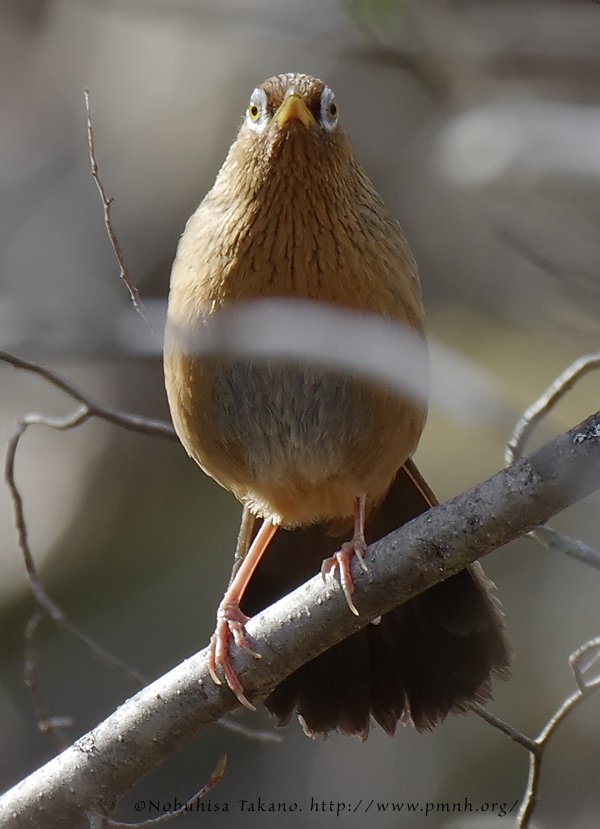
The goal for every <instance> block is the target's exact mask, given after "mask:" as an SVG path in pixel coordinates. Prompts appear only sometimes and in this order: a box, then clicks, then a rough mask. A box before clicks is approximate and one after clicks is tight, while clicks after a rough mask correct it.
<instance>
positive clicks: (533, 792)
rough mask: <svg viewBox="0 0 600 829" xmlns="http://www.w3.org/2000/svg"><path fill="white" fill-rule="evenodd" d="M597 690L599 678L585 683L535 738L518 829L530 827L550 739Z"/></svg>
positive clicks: (530, 755)
mask: <svg viewBox="0 0 600 829" xmlns="http://www.w3.org/2000/svg"><path fill="white" fill-rule="evenodd" d="M598 688H600V677H597V678H596V679H594V680H592V681H591V682H589V683H587V685H585V687H584V689H583V690H582V689H581V688H578V689H577V691H574V692H573V693H572V694H571V696H569V697H567V699H566V700H564V702H563V703H562V705H560V707H559V708H557V710H556V711H555V712H554V714H553V715H552V716H551V717H550V719H549V720H548V722H547V723H546V725H545V726H544V728H543V729H542V730H541V731H540V733H539V735H538V736H537V737H536V739H535V743H536V750H535V751H530V754H529V777H528V780H527V788H526V790H525V795H524V796H523V800H522V802H521V806H520V808H519V814H518V818H517V826H518V827H519V829H528V827H529V826H531V818H532V817H533V813H534V811H535V808H536V806H537V804H538V802H539V798H540V795H539V792H540V780H541V772H542V761H543V758H544V753H545V751H546V749H547V748H548V743H549V742H550V738H551V737H552V735H553V734H554V732H555V731H556V729H557V728H558V726H559V725H560V724H561V723H562V722H563V720H564V719H565V718H566V717H567V716H568V715H569V714H570V713H571V711H573V709H574V708H577V706H578V705H580V704H581V703H582V702H583V701H584V700H585V699H587V698H588V697H589V696H591V695H592V694H593V693H594V692H595V691H597V690H598Z"/></svg>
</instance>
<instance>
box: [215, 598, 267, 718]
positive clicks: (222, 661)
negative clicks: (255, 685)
mask: <svg viewBox="0 0 600 829" xmlns="http://www.w3.org/2000/svg"><path fill="white" fill-rule="evenodd" d="M248 618H249V617H248V616H246V614H245V613H242V611H241V610H240V606H239V604H237V603H230V602H221V604H220V605H219V609H218V610H217V626H216V628H215V632H214V633H213V635H212V636H211V638H210V644H209V646H208V671H209V673H210V675H211V677H212V679H213V682H215V684H216V685H222V682H221V679H220V677H219V674H218V670H219V668H220V669H221V671H222V673H223V676H224V677H225V681H226V683H227V686H228V687H229V688H230V690H231V691H232V692H233V693H234V694H235V696H236V697H237V698H238V700H239V701H240V702H241V704H242V705H244V706H245V707H246V708H248V709H249V710H250V711H256V708H255V707H254V706H253V705H252V703H251V702H250V701H249V700H248V699H247V698H246V696H245V695H244V688H243V686H242V683H241V682H240V680H239V679H238V676H237V674H236V672H235V671H234V670H233V667H232V665H231V660H230V658H229V644H230V642H231V640H232V639H233V641H234V643H235V644H236V645H237V646H238V648H242V650H245V651H247V652H248V653H250V654H252V656H254V657H256V658H257V659H260V654H258V653H255V651H253V650H252V648H251V646H250V642H248V639H247V638H246V630H245V627H244V626H245V624H246V622H247V621H248Z"/></svg>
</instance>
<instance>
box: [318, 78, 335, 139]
mask: <svg viewBox="0 0 600 829" xmlns="http://www.w3.org/2000/svg"><path fill="white" fill-rule="evenodd" d="M319 120H320V121H321V126H322V127H324V128H325V129H326V130H330V131H331V130H334V129H335V128H336V127H337V122H338V106H337V104H336V102H335V96H334V94H333V91H332V90H331V89H330V88H329V87H328V86H324V87H323V90H322V92H321V100H320V118H319Z"/></svg>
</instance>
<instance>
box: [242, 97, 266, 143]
mask: <svg viewBox="0 0 600 829" xmlns="http://www.w3.org/2000/svg"><path fill="white" fill-rule="evenodd" d="M266 116H267V93H266V92H265V90H264V89H262V88H261V87H260V86H259V87H257V88H256V89H255V90H254V92H253V93H252V95H251V96H250V103H249V104H248V109H247V110H246V123H247V124H248V126H250V127H252V129H253V130H256V131H257V132H261V131H262V130H263V129H264V126H265V124H266V122H267V117H266Z"/></svg>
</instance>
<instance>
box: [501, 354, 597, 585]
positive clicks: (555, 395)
mask: <svg viewBox="0 0 600 829" xmlns="http://www.w3.org/2000/svg"><path fill="white" fill-rule="evenodd" d="M598 368H600V354H598V353H596V354H587V355H586V356H584V357H579V358H578V359H577V360H575V362H574V363H572V364H571V365H570V366H569V368H567V369H566V370H565V371H563V373H562V374H560V375H559V376H558V377H557V378H556V380H554V381H553V382H552V383H551V384H550V386H548V388H547V389H546V391H545V392H544V393H543V394H542V395H540V397H538V399H537V400H536V401H535V403H533V404H532V405H531V406H530V407H529V408H528V409H527V410H526V411H525V412H524V414H523V415H522V416H521V418H520V419H519V421H518V422H517V425H516V426H515V428H514V429H513V433H512V435H511V436H510V438H509V440H508V442H507V444H506V452H505V460H506V463H507V464H510V463H513V462H514V461H515V460H516V459H517V458H518V457H520V456H521V455H522V454H523V449H524V446H525V443H526V442H527V440H528V439H529V437H531V434H532V433H533V430H534V429H535V427H536V426H537V425H538V424H539V423H541V421H542V420H543V418H544V417H546V416H547V415H548V414H549V413H550V412H551V411H552V409H553V408H554V407H555V406H556V404H557V403H558V402H559V400H562V398H563V397H564V396H565V395H566V394H567V393H568V392H569V391H571V389H572V388H573V386H574V385H575V384H576V383H577V382H578V381H579V380H581V378H582V377H584V376H585V375H586V374H588V372H590V371H596V370H597V369H598ZM530 535H531V536H532V538H535V539H536V541H538V542H539V543H540V544H541V545H542V546H544V547H546V548H547V549H549V550H557V551H558V552H561V553H563V554H564V555H567V556H570V557H571V558H576V559H577V560H578V561H581V562H583V563H584V564H588V565H589V566H590V567H595V568H596V569H597V570H599V569H600V551H598V550H595V549H594V548H593V547H590V546H589V545H587V544H585V543H584V542H583V541H580V540H579V539H576V538H571V537H569V536H568V535H564V534H563V533H560V532H558V531H557V530H554V529H552V527H536V529H535V530H532V531H531V533H530Z"/></svg>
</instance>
